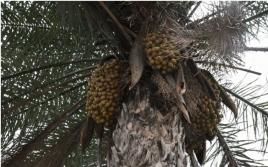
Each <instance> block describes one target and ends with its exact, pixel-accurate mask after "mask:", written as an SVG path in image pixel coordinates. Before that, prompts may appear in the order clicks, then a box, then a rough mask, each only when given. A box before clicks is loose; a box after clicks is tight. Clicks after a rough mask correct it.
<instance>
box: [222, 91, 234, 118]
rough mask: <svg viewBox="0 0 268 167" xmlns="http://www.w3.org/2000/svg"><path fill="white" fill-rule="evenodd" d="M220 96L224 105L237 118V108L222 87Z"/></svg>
mask: <svg viewBox="0 0 268 167" xmlns="http://www.w3.org/2000/svg"><path fill="white" fill-rule="evenodd" d="M219 87H220V86H219ZM220 96H221V99H222V102H223V104H224V105H226V106H227V107H228V108H229V109H230V110H231V111H232V112H233V114H234V117H235V118H237V108H236V105H235V103H234V102H233V100H232V99H231V97H230V96H229V95H228V94H227V93H226V92H225V91H224V90H223V89H222V88H221V87H220Z"/></svg>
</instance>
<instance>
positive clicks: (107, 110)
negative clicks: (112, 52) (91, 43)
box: [86, 59, 122, 124]
mask: <svg viewBox="0 0 268 167" xmlns="http://www.w3.org/2000/svg"><path fill="white" fill-rule="evenodd" d="M121 70H122V66H121V63H120V61H119V60H116V59H112V60H109V61H108V62H105V63H103V64H102V65H98V66H97V68H96V69H95V70H94V71H93V73H92V75H91V77H90V79H89V81H88V82H89V84H88V93H87V104H86V111H87V112H88V115H89V116H90V117H92V119H93V120H94V121H95V122H96V123H97V124H102V123H107V122H109V121H110V120H112V117H113V115H114V114H115V113H116V112H117V111H118V110H119V105H120V73H121Z"/></svg>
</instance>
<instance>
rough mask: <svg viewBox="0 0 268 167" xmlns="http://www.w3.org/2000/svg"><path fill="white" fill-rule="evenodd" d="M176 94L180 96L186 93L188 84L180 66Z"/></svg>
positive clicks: (177, 74)
mask: <svg viewBox="0 0 268 167" xmlns="http://www.w3.org/2000/svg"><path fill="white" fill-rule="evenodd" d="M176 92H177V93H178V94H184V93H185V92H186V82H185V78H184V73H183V68H182V66H181V65H179V70H178V71H177V73H176Z"/></svg>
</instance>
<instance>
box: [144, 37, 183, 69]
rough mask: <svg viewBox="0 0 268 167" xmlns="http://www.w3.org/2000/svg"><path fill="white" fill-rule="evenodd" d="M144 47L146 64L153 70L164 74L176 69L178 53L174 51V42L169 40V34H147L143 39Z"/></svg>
mask: <svg viewBox="0 0 268 167" xmlns="http://www.w3.org/2000/svg"><path fill="white" fill-rule="evenodd" d="M144 47H145V52H146V56H147V60H148V64H149V65H150V66H151V67H152V68H153V69H156V70H159V71H161V72H162V73H166V72H171V71H173V70H174V69H176V68H177V65H178V63H179V59H180V52H179V51H178V50H177V49H176V44H175V42H174V41H173V40H172V39H171V38H170V33H167V32H153V33H148V34H147V35H146V37H145V38H144Z"/></svg>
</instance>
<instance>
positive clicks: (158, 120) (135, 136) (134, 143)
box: [107, 88, 187, 167]
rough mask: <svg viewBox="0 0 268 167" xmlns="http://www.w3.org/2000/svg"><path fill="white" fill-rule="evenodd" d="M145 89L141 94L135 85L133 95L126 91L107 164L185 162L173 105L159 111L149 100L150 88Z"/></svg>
mask: <svg viewBox="0 0 268 167" xmlns="http://www.w3.org/2000/svg"><path fill="white" fill-rule="evenodd" d="M146 92H147V93H145V95H144V93H141V91H140V89H139V88H137V89H136V91H135V93H136V95H135V97H134V96H132V95H130V96H131V97H132V98H129V99H130V100H128V101H127V102H126V103H124V104H123V109H122V112H121V114H120V116H119V118H118V124H117V127H116V129H115V130H114V132H113V141H114V145H113V146H112V147H111V154H110V156H109V157H107V161H108V162H107V166H109V167H121V166H128V167H129V166H133V167H137V166H157V167H167V166H168V167H170V166H179V167H183V166H187V161H186V151H185V147H184V130H183V127H182V124H181V118H180V115H179V114H177V113H178V110H177V108H176V107H174V108H171V110H170V112H168V114H166V115H165V116H164V115H162V114H161V113H162V111H160V110H159V109H157V108H156V107H153V105H151V103H150V100H152V99H151V98H150V96H149V92H151V91H148V90H146ZM140 94H143V97H141V96H140ZM133 97H134V98H133Z"/></svg>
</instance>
